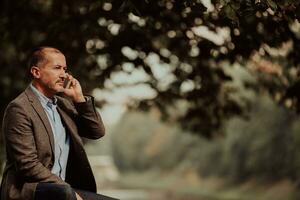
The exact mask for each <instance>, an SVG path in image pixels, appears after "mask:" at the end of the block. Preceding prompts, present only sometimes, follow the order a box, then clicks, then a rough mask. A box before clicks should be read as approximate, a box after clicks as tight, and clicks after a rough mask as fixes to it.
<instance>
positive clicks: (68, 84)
mask: <svg viewBox="0 0 300 200" xmlns="http://www.w3.org/2000/svg"><path fill="white" fill-rule="evenodd" d="M70 85H71V81H70V79H67V78H66V79H65V80H64V88H69V87H70Z"/></svg>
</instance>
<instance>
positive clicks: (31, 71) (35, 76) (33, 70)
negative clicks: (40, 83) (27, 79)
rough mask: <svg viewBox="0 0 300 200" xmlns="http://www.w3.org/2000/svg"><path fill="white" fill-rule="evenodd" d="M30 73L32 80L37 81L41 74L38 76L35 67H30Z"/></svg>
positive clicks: (37, 69) (37, 70) (38, 69)
mask: <svg viewBox="0 0 300 200" xmlns="http://www.w3.org/2000/svg"><path fill="white" fill-rule="evenodd" d="M30 73H31V74H32V76H33V78H36V79H39V78H40V76H41V74H40V68H39V67H37V66H32V67H31V69H30Z"/></svg>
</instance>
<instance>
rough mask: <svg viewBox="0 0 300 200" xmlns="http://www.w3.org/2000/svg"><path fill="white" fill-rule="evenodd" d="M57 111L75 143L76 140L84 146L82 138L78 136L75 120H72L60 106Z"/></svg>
mask: <svg viewBox="0 0 300 200" xmlns="http://www.w3.org/2000/svg"><path fill="white" fill-rule="evenodd" d="M58 103H59V102H58ZM57 110H58V113H59V114H60V116H61V119H62V121H63V122H64V124H65V126H66V128H67V129H68V130H69V133H70V136H71V138H72V139H73V141H74V140H75V141H76V142H79V143H80V144H82V141H81V138H80V137H79V135H78V131H77V127H76V124H75V123H74V121H73V119H71V117H70V116H69V115H68V114H67V113H66V112H65V111H64V110H63V109H61V108H60V107H59V104H58V106H57ZM82 145H83V144H82Z"/></svg>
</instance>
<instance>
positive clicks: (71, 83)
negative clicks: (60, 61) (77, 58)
mask: <svg viewBox="0 0 300 200" xmlns="http://www.w3.org/2000/svg"><path fill="white" fill-rule="evenodd" d="M66 79H68V80H69V81H70V83H69V86H70V87H74V86H76V84H77V82H78V81H77V79H76V78H74V77H73V76H72V75H71V74H68V73H67V74H66Z"/></svg>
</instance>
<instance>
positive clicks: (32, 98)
mask: <svg viewBox="0 0 300 200" xmlns="http://www.w3.org/2000/svg"><path fill="white" fill-rule="evenodd" d="M25 94H26V95H27V97H28V99H29V101H30V102H31V105H32V107H33V108H34V110H35V111H36V113H37V114H38V116H39V117H40V119H41V121H42V122H43V124H44V126H45V128H46V130H47V133H48V136H49V141H50V145H51V150H52V153H53V155H54V136H53V132H52V128H51V124H50V122H49V119H48V117H47V114H46V112H45V110H44V108H43V106H42V105H41V103H40V101H39V100H38V98H37V97H36V95H35V94H34V93H33V91H32V90H31V88H30V87H27V89H26V90H25Z"/></svg>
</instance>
